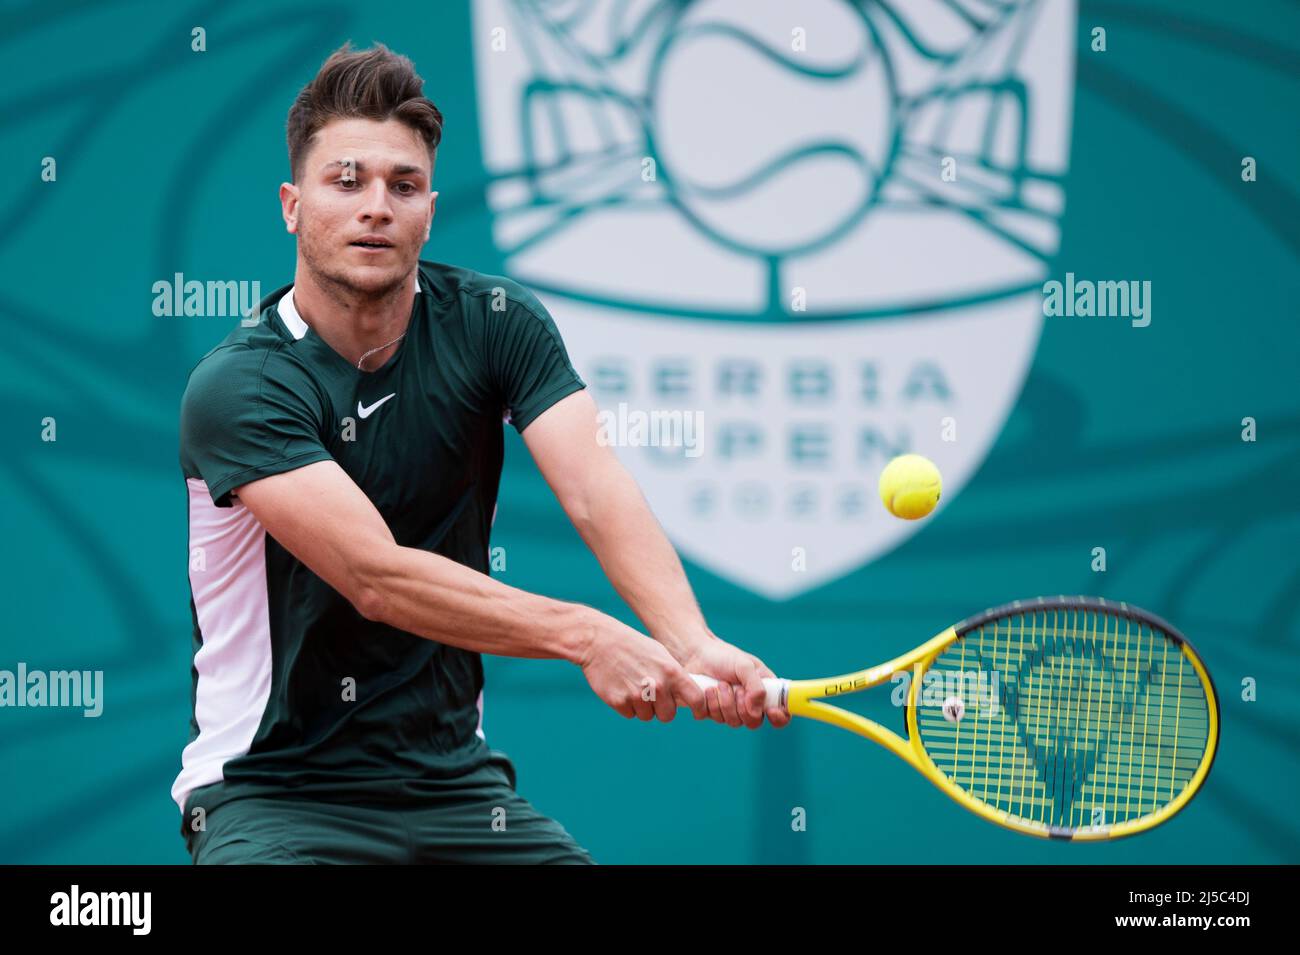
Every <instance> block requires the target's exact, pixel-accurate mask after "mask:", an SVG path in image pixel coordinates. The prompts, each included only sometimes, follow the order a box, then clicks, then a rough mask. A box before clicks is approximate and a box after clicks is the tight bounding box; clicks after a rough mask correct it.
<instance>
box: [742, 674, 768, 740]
mask: <svg viewBox="0 0 1300 955" xmlns="http://www.w3.org/2000/svg"><path fill="white" fill-rule="evenodd" d="M736 678H737V680H738V681H739V683H740V685H741V686H742V687H744V697H745V698H744V700H743V701H742V710H743V712H742V714H741V715H742V716H743V717H744V719H745V723H746V725H749V726H757V725H758V723H761V722H763V701H764V700H765V699H767V690H766V689H765V688H764V687H763V678H762V677H761V676H759V674H758V667H756V666H754V661H753V660H751V659H750V658H748V657H745V658H743V659H741V661H740V662H739V663H737V664H736ZM755 721H757V722H755Z"/></svg>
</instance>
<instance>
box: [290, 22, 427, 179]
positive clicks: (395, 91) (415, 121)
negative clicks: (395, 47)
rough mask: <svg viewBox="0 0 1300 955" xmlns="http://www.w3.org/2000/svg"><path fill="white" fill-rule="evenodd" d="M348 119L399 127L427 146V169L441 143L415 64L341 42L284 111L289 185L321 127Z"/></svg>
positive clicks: (380, 49)
mask: <svg viewBox="0 0 1300 955" xmlns="http://www.w3.org/2000/svg"><path fill="white" fill-rule="evenodd" d="M350 118H359V119H377V120H381V121H382V120H386V119H396V120H398V121H399V122H403V123H405V124H406V125H407V126H410V127H411V128H412V129H414V130H415V131H416V132H417V133H419V134H420V137H421V138H422V139H423V140H424V141H425V143H426V144H427V145H428V147H429V163H430V165H432V163H433V161H434V156H435V154H436V152H437V149H438V143H439V142H441V141H442V113H440V112H438V107H436V106H434V105H433V103H432V101H430V100H428V99H425V97H424V80H422V79H420V77H419V74H417V73H416V72H415V65H414V64H413V63H412V62H411V61H410V60H409V59H407V58H406V57H404V56H402V55H401V54H400V53H394V52H393V51H392V50H390V49H388V47H386V46H384V45H383V44H382V43H377V44H375V45H374V46H373V47H371V48H370V49H369V50H353V49H352V44H351V43H344V44H343V46H341V47H339V49H337V50H335V51H334V52H333V53H332V54H330V58H329V59H328V60H326V61H325V63H324V64H323V65H322V66H321V68H320V72H319V73H317V74H316V78H315V79H313V80H312V81H311V82H310V83H308V84H307V85H306V86H304V87H303V88H302V92H300V93H299V94H298V98H297V99H296V100H294V103H293V106H292V107H291V108H290V109H289V122H288V124H287V129H286V138H287V139H288V141H289V174H290V176H291V177H292V178H293V181H294V182H297V181H298V174H299V172H300V171H301V163H302V160H303V157H304V156H306V154H307V150H308V149H310V148H311V144H312V139H313V138H314V137H315V135H316V133H317V132H318V131H319V130H320V129H321V127H322V126H324V125H325V124H326V123H328V122H329V121H330V120H332V119H350Z"/></svg>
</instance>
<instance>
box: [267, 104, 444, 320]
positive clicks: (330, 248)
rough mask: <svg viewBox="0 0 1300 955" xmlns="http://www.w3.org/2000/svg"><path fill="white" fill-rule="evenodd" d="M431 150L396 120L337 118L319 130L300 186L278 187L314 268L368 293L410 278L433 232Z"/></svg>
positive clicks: (305, 160)
mask: <svg viewBox="0 0 1300 955" xmlns="http://www.w3.org/2000/svg"><path fill="white" fill-rule="evenodd" d="M431 176H432V170H431V169H430V165H429V151H428V149H427V148H426V147H425V144H424V141H423V140H421V139H420V136H419V134H418V133H416V132H415V130H413V129H412V128H411V127H409V126H407V125H405V124H404V123H399V122H397V121H396V120H385V121H383V122H379V121H377V120H373V119H336V120H332V121H330V122H329V123H326V124H325V126H324V127H322V128H321V129H320V131H318V132H317V133H316V138H315V141H314V143H313V144H312V146H311V148H310V149H308V151H307V154H306V156H305V157H304V158H303V161H302V170H301V173H300V175H299V179H298V182H297V183H292V184H290V183H286V184H285V185H284V186H282V187H281V189H280V199H281V203H282V205H283V207H284V217H285V223H286V225H287V227H288V229H289V231H290V232H292V233H294V234H296V235H297V236H298V247H299V251H300V252H301V253H302V257H303V260H304V261H305V262H306V263H307V266H308V268H310V269H311V270H312V272H313V273H315V274H316V275H317V276H319V277H320V278H322V279H324V280H326V281H329V282H332V283H334V284H337V285H340V286H342V287H344V288H346V289H348V290H351V291H353V292H355V293H358V294H360V295H362V296H365V297H373V298H380V297H383V296H384V295H387V294H389V293H391V292H392V291H393V290H394V289H396V288H399V287H400V286H401V285H402V284H403V283H404V282H405V281H407V280H408V279H409V277H410V275H411V271H412V270H413V269H414V268H415V265H416V262H417V261H418V260H419V257H420V249H421V248H422V247H423V245H424V241H425V240H426V239H427V238H428V237H429V225H430V223H431V222H432V220H433V205H434V198H435V197H434V196H433V195H431V194H430V192H429V185H430V179H431Z"/></svg>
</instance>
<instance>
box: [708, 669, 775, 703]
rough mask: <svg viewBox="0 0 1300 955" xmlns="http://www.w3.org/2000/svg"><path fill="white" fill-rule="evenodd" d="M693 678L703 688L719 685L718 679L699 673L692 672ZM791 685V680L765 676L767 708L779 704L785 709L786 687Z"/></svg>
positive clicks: (764, 685)
mask: <svg viewBox="0 0 1300 955" xmlns="http://www.w3.org/2000/svg"><path fill="white" fill-rule="evenodd" d="M691 679H692V680H694V681H695V685H696V686H698V687H699V688H700V689H701V690H707V689H708V688H709V687H711V686H717V685H718V681H717V680H715V679H713V677H711V676H704V675H702V674H699V673H692V674H691ZM789 685H790V681H789V680H781V679H778V678H776V677H764V678H763V688H764V689H765V690H767V700H766V701H765V702H764V704H763V706H764V707H765V708H767V709H771V708H772V707H774V706H779V707H780V708H781V709H785V697H786V689H787V687H789Z"/></svg>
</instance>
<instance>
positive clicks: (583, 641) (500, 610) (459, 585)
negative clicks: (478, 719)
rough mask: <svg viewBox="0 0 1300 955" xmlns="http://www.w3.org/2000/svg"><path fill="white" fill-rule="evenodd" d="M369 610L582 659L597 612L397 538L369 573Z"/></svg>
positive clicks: (426, 632)
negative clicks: (404, 544)
mask: <svg viewBox="0 0 1300 955" xmlns="http://www.w3.org/2000/svg"><path fill="white" fill-rule="evenodd" d="M362 591H363V594H364V597H363V599H361V600H360V601H358V607H359V608H360V609H361V612H362V613H363V614H365V616H366V617H368V618H369V619H372V620H378V621H380V622H382V623H386V624H388V625H389V626H390V627H395V628H396V629H398V630H405V631H407V632H409V633H414V634H417V635H418V636H421V637H425V638H426V639H429V640H436V641H438V642H439V643H446V644H450V645H451V646H456V647H461V648H463V649H466V650H473V651H476V652H478V653H491V654H496V655H498V656H507V657H536V658H553V659H562V660H568V661H569V662H571V663H578V664H581V663H583V662H584V660H585V657H586V655H587V652H588V645H589V643H590V640H591V636H592V632H593V630H594V629H595V628H594V626H593V617H594V616H595V614H596V611H594V610H592V609H591V608H590V607H585V606H583V605H581V604H574V603H567V602H565V601H561V600H552V599H551V598H549V597H543V596H541V595H539V594H532V593H529V592H527V591H525V590H520V589H519V588H517V587H511V586H509V585H508V584H503V583H501V582H500V581H498V580H493V579H492V578H491V577H489V576H487V575H486V574H480V573H479V572H478V571H475V570H472V569H471V568H469V567H465V566H464V565H462V564H459V563H457V562H456V561H453V560H449V559H447V558H445V557H442V556H440V555H438V554H433V553H430V552H428V551H423V550H419V549H416V548H412V547H401V546H399V545H397V544H393V545H391V546H390V547H387V548H385V550H384V551H383V553H382V554H381V555H379V556H378V557H377V558H376V560H375V562H374V565H373V566H372V567H370V568H368V569H367V571H366V573H365V583H364V585H363V587H362Z"/></svg>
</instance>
